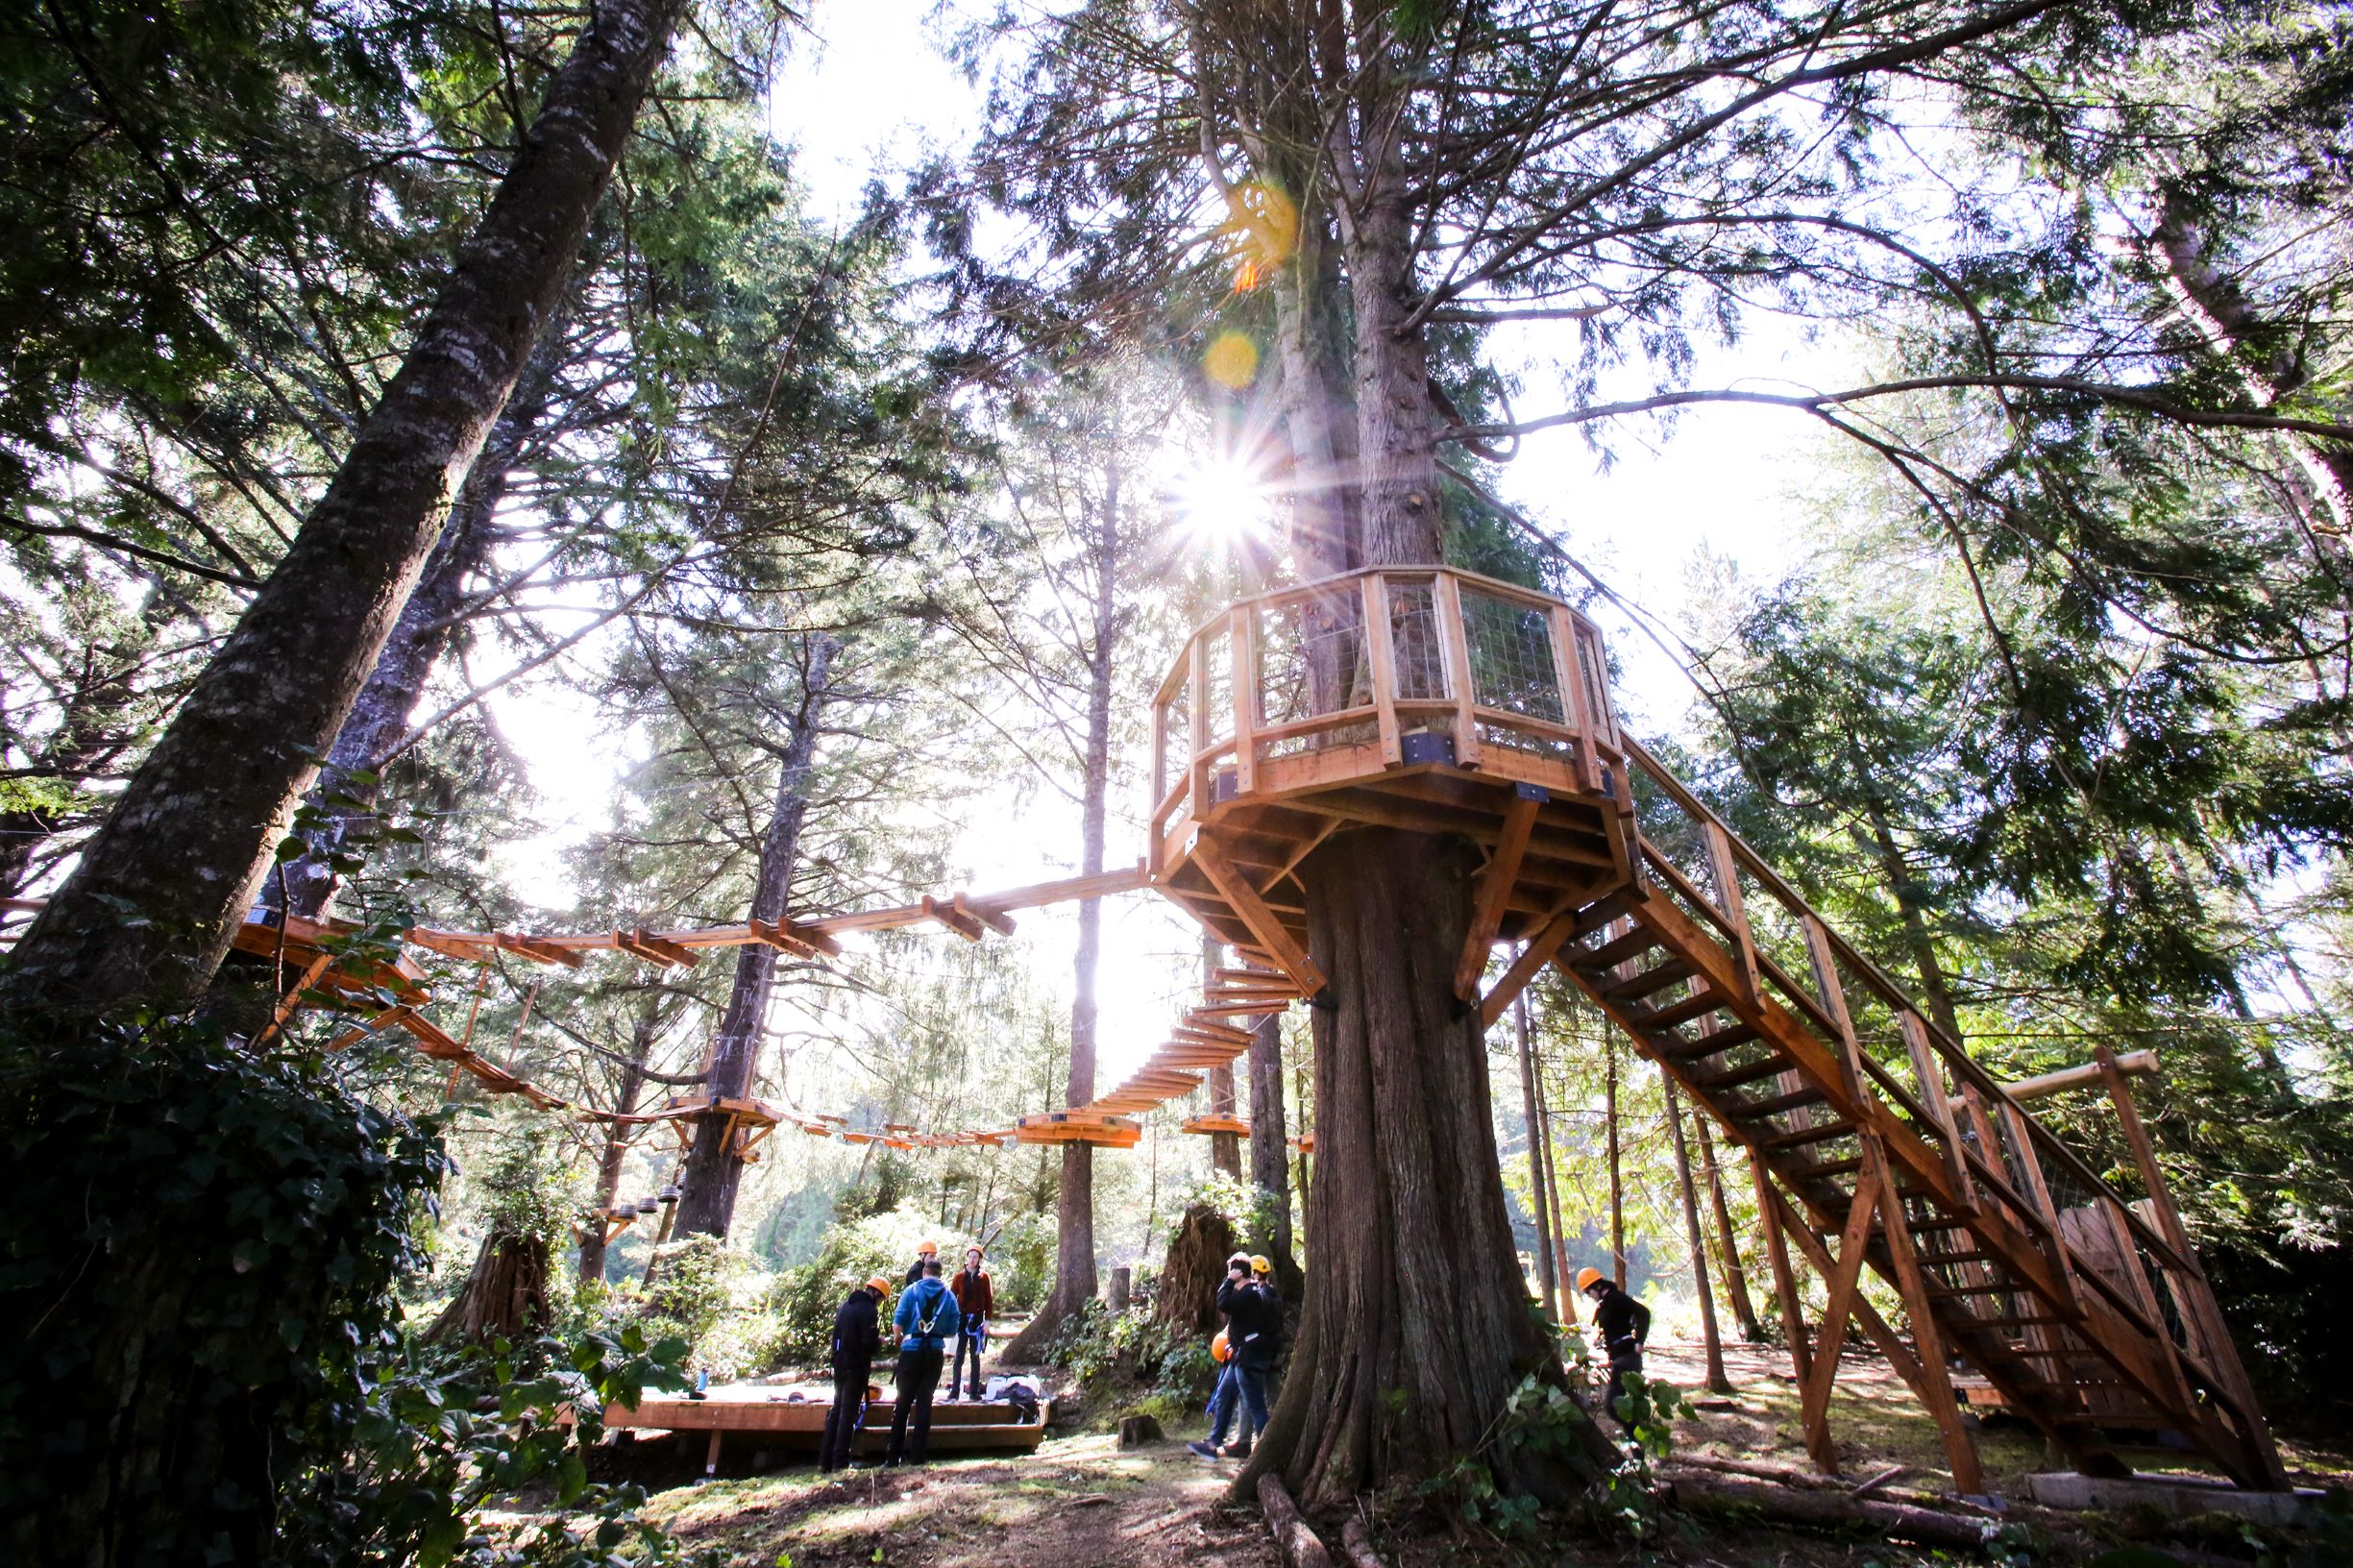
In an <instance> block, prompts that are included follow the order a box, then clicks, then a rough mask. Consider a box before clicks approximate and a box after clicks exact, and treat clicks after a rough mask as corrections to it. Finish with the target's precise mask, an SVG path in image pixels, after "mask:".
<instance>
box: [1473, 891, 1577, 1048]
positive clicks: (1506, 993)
mask: <svg viewBox="0 0 2353 1568" xmlns="http://www.w3.org/2000/svg"><path fill="white" fill-rule="evenodd" d="M1577 916H1578V911H1577V910H1576V909H1575V908H1573V907H1572V908H1569V909H1564V910H1562V911H1561V912H1560V913H1559V914H1557V915H1555V916H1554V917H1553V918H1552V919H1549V920H1547V921H1546V922H1545V923H1544V928H1543V929H1542V930H1541V931H1538V932H1537V933H1536V934H1535V935H1534V936H1533V937H1532V938H1531V939H1530V940H1529V942H1528V944H1527V945H1526V946H1525V947H1522V948H1521V949H1520V956H1519V957H1517V958H1515V959H1513V960H1512V961H1511V967H1510V968H1507V969H1506V970H1505V971H1504V973H1503V978H1501V979H1499V980H1497V981H1496V982H1495V985H1494V987H1493V988H1492V989H1491V990H1489V991H1488V992H1487V993H1486V995H1485V996H1484V997H1483V998H1481V1000H1480V1003H1479V1023H1480V1027H1481V1028H1492V1027H1493V1026H1494V1024H1495V1020H1496V1019H1498V1018H1500V1017H1503V1016H1504V1012H1505V1010H1506V1009H1507V1008H1508V1007H1510V1005H1511V1004H1512V1002H1513V1001H1514V1000H1515V999H1516V998H1517V997H1518V996H1519V994H1520V993H1521V992H1524V991H1526V990H1527V989H1528V988H1529V987H1530V986H1531V985H1532V984H1533V983H1534V981H1535V978H1536V976H1537V975H1539V974H1541V973H1543V972H1544V966H1545V965H1547V964H1550V963H1551V962H1552V961H1553V959H1554V957H1555V955H1556V954H1557V953H1558V952H1559V951H1560V949H1561V946H1562V944H1563V943H1566V942H1567V941H1568V940H1569V939H1570V938H1571V937H1573V936H1575V935H1576V934H1577Z"/></svg>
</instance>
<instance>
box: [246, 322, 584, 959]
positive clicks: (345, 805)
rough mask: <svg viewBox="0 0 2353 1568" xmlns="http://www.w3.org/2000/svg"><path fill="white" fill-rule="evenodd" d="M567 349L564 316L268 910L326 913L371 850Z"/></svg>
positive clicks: (472, 480) (382, 670)
mask: <svg viewBox="0 0 2353 1568" xmlns="http://www.w3.org/2000/svg"><path fill="white" fill-rule="evenodd" d="M563 347H564V345H563V318H562V316H561V314H560V313H559V314H558V315H557V316H556V317H555V318H553V319H552V320H551V321H550V323H549V325H548V327H547V329H546V330H545V331H543V333H542V334H541V337H540V339H539V343H538V345H537V346H536V347H535V348H534V349H533V350H532V351H531V357H530V360H529V362H528V364H527V366H526V368H525V370H524V375H523V379H522V380H521V381H520V382H518V383H517V385H516V388H515V393H514V395H513V396H512V397H510V398H508V399H507V400H506V406H505V407H504V408H502V409H501V410H500V412H499V417H498V419H497V421H496V422H495V423H494V424H493V425H492V426H491V428H490V434H489V436H488V437H487V438H486V439H485V440H484V441H483V442H482V450H481V454H480V455H479V456H478V457H477V458H476V459H475V463H474V469H473V472H471V473H470V474H468V475H467V476H466V482H465V483H464V484H463V485H461V486H459V487H458V492H457V503H456V504H455V505H453V506H452V507H451V508H450V515H449V521H448V522H447V523H445V524H444V525H443V526H442V529H441V537H440V538H439V539H438V540H436V541H435V542H434V545H433V552H432V555H431V556H430V558H429V559H428V560H427V561H426V563H425V572H424V575H423V576H420V577H419V578H418V580H417V587H416V591H415V592H414V593H412V594H410V595H409V596H408V602H407V603H406V604H404V605H403V606H402V607H401V613H400V618H399V619H398V620H396V621H395V622H393V624H392V632H391V635H390V636H388V637H387V638H386V639H385V640H384V647H383V651H382V652H380V653H379V654H378V655H377V658H376V667H375V668H374V669H373V670H371V671H369V672H368V678H367V682H366V684H364V685H362V686H361V687H360V688H359V696H358V697H357V698H355V700H354V701H353V703H352V710H351V712H350V714H349V715H348V716H346V717H345V719H344V721H343V727H342V728H341V729H339V730H337V731H336V732H335V744H334V745H333V746H332V747H330V748H329V750H328V753H327V766H326V767H324V768H322V769H320V770H319V776H318V779H317V781H316V782H314V783H313V784H312V785H311V787H310V791H309V795H308V796H307V801H306V804H307V805H308V807H309V810H308V811H307V812H306V814H305V815H306V818H307V819H310V820H309V821H306V822H305V823H304V824H303V825H299V826H298V828H297V836H298V837H300V838H301V839H302V840H303V841H304V843H305V845H306V848H305V850H304V852H303V853H302V854H300V855H298V856H296V857H295V858H294V859H292V860H289V861H282V862H280V863H279V865H278V868H277V870H274V871H273V872H272V873H271V874H270V876H269V877H268V878H267V879H266V880H265V881H264V882H263V884H262V888H261V902H262V904H263V906H264V907H266V908H271V909H282V910H284V911H285V912H287V913H288V914H291V915H294V916H296V917H298V918H299V919H306V920H315V919H319V918H320V916H322V915H324V914H325V913H326V912H327V908H328V905H329V904H330V903H331V901H332V900H333V898H334V894H335V887H336V884H337V882H338V881H339V879H340V878H339V874H338V872H337V870H336V868H335V866H334V864H333V862H334V860H335V859H336V858H337V857H338V856H339V855H348V854H349V853H350V852H351V848H357V847H361V846H362V845H364V841H365V840H366V839H367V837H368V836H369V827H370V824H371V823H372V822H373V821H374V819H375V815H376V803H377V801H378V799H379V798H380V796H381V795H382V781H381V779H380V777H379V774H380V772H381V770H382V769H383V768H384V766H385V764H386V763H387V761H388V760H389V754H390V752H391V749H392V747H394V746H395V745H397V744H398V743H399V742H400V741H401V739H402V738H403V737H404V735H406V734H407V732H408V721H409V715H410V714H411V713H412V712H413V711H414V710H415V708H416V705H417V699H418V698H421V697H423V696H424V695H425V683H426V681H427V680H428V679H429V678H430V677H431V675H432V673H433V669H434V666H435V665H436V664H438V663H439V662H440V659H441V656H442V654H443V653H444V652H445V651H446V650H447V649H449V647H450V645H451V643H452V642H453V641H454V640H455V637H456V634H457V631H458V627H459V625H460V623H461V621H462V619H463V613H464V608H465V600H466V590H467V588H468V586H469V584H470V583H471V582H472V580H473V577H474V575H475V574H476V573H477V572H478V571H480V570H481V567H482V564H483V563H484V562H485V561H487V560H488V559H489V558H490V552H491V550H492V548H493V547H494V546H495V545H496V544H497V543H498V528H497V516H498V510H499V505H500V503H501V502H502V501H504V500H505V498H506V494H507V491H508V489H509V488H510V487H511V485H512V483H513V473H514V467H515V464H516V463H517V462H518V461H520V460H521V458H522V455H523V450H524V447H525V445H526V444H527V442H528V441H529V440H530V438H531V434H532V431H533V430H534V429H537V427H538V426H539V424H540V422H541V421H542V420H543V419H544V418H545V417H546V415H547V412H548V406H549V403H550V401H551V397H552V395H553V393H554V390H555V378H556V373H557V371H558V370H559V369H560V368H561V363H562V358H563ZM347 845H348V846H351V847H350V848H347V847H346V846H347Z"/></svg>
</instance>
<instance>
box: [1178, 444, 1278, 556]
mask: <svg viewBox="0 0 2353 1568" xmlns="http://www.w3.org/2000/svg"><path fill="white" fill-rule="evenodd" d="M1169 499H1170V502H1171V505H1172V509H1173V511H1174V512H1175V514H1176V520H1177V522H1178V523H1179V524H1180V525H1181V526H1182V527H1184V528H1185V530H1186V531H1187V532H1189V533H1191V534H1193V535H1194V536H1196V537H1198V538H1202V539H1217V540H1228V541H1230V540H1234V539H1238V538H1240V537H1242V536H1244V535H1246V534H1249V533H1253V532H1256V531H1257V530H1259V529H1261V528H1263V527H1266V526H1267V525H1268V524H1269V523H1270V522H1272V521H1273V516H1274V505H1273V502H1274V498H1273V496H1272V494H1271V493H1270V492H1269V490H1268V489H1267V486H1266V480H1265V478H1264V477H1263V476H1262V475H1261V474H1260V473H1258V472H1257V471H1256V470H1255V469H1253V468H1252V467H1251V466H1250V465H1249V464H1247V463H1244V462H1242V461H1240V460H1239V459H1238V458H1236V457H1234V456H1231V455H1217V456H1209V457H1204V458H1202V459H1201V460H1200V461H1199V462H1197V463H1195V464H1194V465H1193V466H1192V467H1191V468H1190V469H1188V470H1186V471H1185V472H1183V473H1181V474H1179V475H1178V476H1177V478H1176V482H1175V483H1174V484H1173V485H1172V486H1171V487H1170V492H1169Z"/></svg>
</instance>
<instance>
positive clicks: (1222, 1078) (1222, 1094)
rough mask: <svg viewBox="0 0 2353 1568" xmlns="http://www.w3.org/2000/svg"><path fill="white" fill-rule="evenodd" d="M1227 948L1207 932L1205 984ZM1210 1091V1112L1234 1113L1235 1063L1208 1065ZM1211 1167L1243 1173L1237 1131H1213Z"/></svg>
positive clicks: (1238, 1175) (1203, 961)
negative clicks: (1209, 1066) (1210, 1066)
mask: <svg viewBox="0 0 2353 1568" xmlns="http://www.w3.org/2000/svg"><path fill="white" fill-rule="evenodd" d="M1224 952H1225V947H1224V944H1223V943H1219V942H1218V941H1217V939H1216V938H1214V937H1208V936H1205V937H1204V938H1203V939H1202V942H1201V982H1202V984H1203V986H1204V987H1206V986H1208V985H1210V984H1211V983H1212V982H1213V980H1214V978H1215V976H1216V972H1217V966H1218V963H1219V962H1220V959H1221V957H1222V955H1223V954H1224ZM1201 1087H1202V1088H1203V1089H1204V1090H1207V1091H1208V1093H1209V1104H1210V1115H1213V1116H1230V1115H1234V1114H1235V1110H1236V1100H1235V1095H1234V1067H1233V1064H1231V1063H1225V1064H1221V1065H1220V1066H1213V1067H1212V1068H1210V1069H1209V1074H1208V1077H1207V1080H1206V1081H1205V1082H1204V1083H1203V1084H1202V1086H1201ZM1210 1169H1212V1170H1213V1171H1215V1172H1216V1173H1217V1174H1218V1175H1220V1176H1230V1177H1233V1178H1234V1179H1235V1180H1237V1181H1239V1180H1240V1179H1241V1173H1242V1140H1241V1137H1240V1135H1239V1134H1237V1133H1212V1134H1210Z"/></svg>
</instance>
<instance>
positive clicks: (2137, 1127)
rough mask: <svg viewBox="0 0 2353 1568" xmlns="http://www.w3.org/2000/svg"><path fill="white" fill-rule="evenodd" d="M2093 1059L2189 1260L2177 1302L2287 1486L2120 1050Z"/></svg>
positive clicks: (2176, 1246) (2162, 1224)
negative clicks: (2134, 1095) (2119, 1061)
mask: <svg viewBox="0 0 2353 1568" xmlns="http://www.w3.org/2000/svg"><path fill="white" fill-rule="evenodd" d="M2092 1060H2093V1061H2095V1062H2096V1063H2097V1064H2098V1065H2099V1075H2100V1078H2101V1080H2102V1081H2103V1082H2105V1083H2106V1084H2107V1086H2108V1099H2109V1101H2110V1103H2111V1104H2113V1105H2114V1106H2115V1107H2116V1119H2117V1124H2118V1125H2119V1126H2120V1127H2121V1128H2122V1129H2123V1133H2124V1141H2125V1142H2126V1143H2128V1144H2130V1145H2131V1147H2132V1158H2133V1163H2134V1164H2136V1165H2138V1166H2139V1167H2140V1170H2141V1185H2142V1186H2143V1187H2145V1188H2147V1189H2148V1202H2149V1207H2150V1209H2152V1210H2153V1211H2155V1213H2156V1215H2157V1229H2158V1231H2159V1233H2160V1234H2161V1235H2163V1236H2164V1237H2165V1239H2166V1244H2167V1245H2168V1246H2169V1247H2171V1248H2172V1249H2173V1250H2174V1251H2175V1252H2177V1253H2179V1254H2180V1255H2181V1257H2182V1260H2183V1261H2184V1262H2186V1263H2188V1264H2189V1270H2188V1276H2187V1277H2186V1278H2185V1277H2183V1272H2182V1271H2181V1270H2179V1269H2170V1268H2169V1269H2168V1270H2166V1277H2167V1283H2168V1284H2169V1285H2170V1286H2172V1287H2173V1300H2174V1304H2175V1306H2176V1307H2177V1308H2178V1309H2179V1310H2180V1311H2181V1312H2182V1315H2183V1316H2184V1317H2187V1318H2191V1319H2193V1320H2194V1336H2195V1337H2196V1338H2199V1339H2202V1340H2204V1341H2205V1350H2206V1353H2207V1355H2208V1357H2209V1358H2210V1359H2211V1360H2212V1361H2213V1362H2214V1370H2215V1373H2216V1375H2217V1376H2218V1377H2219V1378H2220V1379H2221V1380H2222V1382H2223V1384H2224V1389H2223V1391H2224V1392H2225V1393H2227V1394H2229V1395H2230V1397H2231V1400H2232V1401H2233V1403H2235V1404H2237V1405H2238V1406H2239V1410H2240V1419H2241V1421H2242V1422H2243V1424H2244V1425H2246V1426H2247V1427H2248V1428H2250V1429H2251V1430H2250V1431H2249V1433H2248V1436H2249V1437H2250V1438H2252V1439H2253V1444H2254V1448H2255V1451H2256V1454H2257V1457H2258V1458H2261V1460H2262V1461H2263V1466H2264V1470H2265V1472H2266V1479H2267V1480H2268V1481H2269V1482H2271V1484H2272V1485H2274V1486H2278V1487H2285V1486H2286V1485H2287V1471H2286V1469H2285V1468H2284V1467H2283V1466H2282V1465H2281V1464H2280V1458H2279V1447H2278V1445H2277V1444H2276V1443H2275V1442H2273V1440H2272V1437H2271V1428H2270V1424H2269V1423H2268V1422H2267V1421H2265V1420H2264V1418H2263V1412H2262V1409H2261V1408H2260V1407H2259V1406H2257V1404H2256V1403H2255V1385H2254V1384H2253V1383H2252V1381H2250V1380H2249V1379H2248V1377H2247V1375H2246V1364H2245V1363H2244V1362H2243V1361H2242V1360H2240V1359H2239V1343H2238V1341H2237V1340H2235V1339H2233V1338H2232V1337H2231V1334H2230V1325H2228V1324H2227V1323H2225V1322H2223V1321H2222V1309H2221V1307H2220V1306H2219V1305H2218V1304H2217V1303H2216V1301H2215V1299H2214V1286H2212V1285H2211V1284H2209V1283H2208V1282H2207V1279H2206V1269H2205V1265H2204V1264H2203V1263H2201V1262H2198V1256H2197V1249H2196V1247H2194V1246H2193V1245H2192V1244H2191V1241H2190V1230H2189V1227H2188V1226H2186V1225H2184V1224H2183V1223H2182V1220H2181V1211H2180V1210H2179V1209H2177V1208H2175V1207H2174V1206H2173V1191H2172V1188H2169V1187H2168V1186H2167V1185H2166V1179H2165V1171H2164V1169H2163V1167H2161V1166H2160V1165H2159V1164H2157V1150H2156V1147H2155V1145H2153V1144H2152V1143H2150V1141H2149V1137H2148V1129H2147V1128H2146V1127H2144V1126H2143V1125H2142V1124H2141V1110H2140V1107H2139V1106H2137V1105H2135V1104H2134V1103H2133V1098H2132V1089H2131V1086H2130V1085H2128V1084H2127V1083H2126V1082H2125V1081H2124V1073H2123V1070H2122V1068H2120V1066H2118V1065H2117V1060H2116V1053H2115V1052H2114V1051H2111V1050H2110V1049H2108V1047H2107V1046H2106V1045H2095V1046H2094V1047H2092ZM2124 1256H2125V1257H2126V1258H2128V1259H2129V1258H2131V1257H2132V1256H2133V1253H2132V1251H2131V1250H2130V1249H2129V1248H2128V1249H2127V1250H2126V1251H2125V1254H2124ZM2154 1321H2156V1322H2158V1323H2160V1324H2162V1323H2163V1322H2164V1318H2163V1317H2162V1316H2159V1317H2156V1318H2155V1319H2154Z"/></svg>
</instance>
